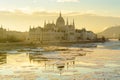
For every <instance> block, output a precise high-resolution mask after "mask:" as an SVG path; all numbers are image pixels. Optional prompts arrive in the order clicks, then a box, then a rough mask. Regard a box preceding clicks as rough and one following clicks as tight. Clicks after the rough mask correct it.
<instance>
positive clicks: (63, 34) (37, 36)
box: [28, 13, 97, 43]
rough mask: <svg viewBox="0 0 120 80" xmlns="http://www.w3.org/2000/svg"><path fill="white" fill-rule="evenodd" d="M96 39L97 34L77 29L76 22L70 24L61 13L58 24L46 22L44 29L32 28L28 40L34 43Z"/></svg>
mask: <svg viewBox="0 0 120 80" xmlns="http://www.w3.org/2000/svg"><path fill="white" fill-rule="evenodd" d="M96 38H97V36H96V34H95V33H93V32H92V31H87V30H86V29H85V28H83V29H75V23H74V20H73V22H72V24H69V22H68V19H67V20H66V22H65V20H64V19H63V17H62V15H61V13H60V14H59V17H58V18H57V21H56V23H54V22H52V23H46V21H45V22H44V27H40V26H38V27H36V28H34V27H33V28H31V27H30V29H29V37H28V40H29V41H30V42H33V43H42V42H77V41H85V40H95V39H96Z"/></svg>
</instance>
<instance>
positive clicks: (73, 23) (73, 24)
mask: <svg viewBox="0 0 120 80" xmlns="http://www.w3.org/2000/svg"><path fill="white" fill-rule="evenodd" d="M73 27H74V28H75V22H74V19H73Z"/></svg>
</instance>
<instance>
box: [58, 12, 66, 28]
mask: <svg viewBox="0 0 120 80" xmlns="http://www.w3.org/2000/svg"><path fill="white" fill-rule="evenodd" d="M56 26H58V27H64V26H65V21H64V19H63V17H62V15H61V13H60V15H59V17H58V19H57V21H56Z"/></svg>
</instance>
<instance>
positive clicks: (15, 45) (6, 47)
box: [0, 41, 103, 50]
mask: <svg viewBox="0 0 120 80" xmlns="http://www.w3.org/2000/svg"><path fill="white" fill-rule="evenodd" d="M88 43H103V41H79V42H46V43H43V44H41V43H28V42H13V43H0V50H10V49H17V48H21V49H22V48H34V47H46V46H71V45H72V44H88Z"/></svg>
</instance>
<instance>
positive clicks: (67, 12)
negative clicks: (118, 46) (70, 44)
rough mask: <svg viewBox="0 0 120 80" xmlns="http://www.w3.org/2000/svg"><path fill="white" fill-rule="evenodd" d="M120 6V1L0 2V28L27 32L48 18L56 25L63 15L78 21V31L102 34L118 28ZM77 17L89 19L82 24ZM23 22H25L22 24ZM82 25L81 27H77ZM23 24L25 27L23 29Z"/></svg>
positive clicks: (29, 0) (45, 0) (4, 0)
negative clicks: (59, 15)
mask: <svg viewBox="0 0 120 80" xmlns="http://www.w3.org/2000/svg"><path fill="white" fill-rule="evenodd" d="M119 4H120V0H0V18H2V19H0V21H1V22H0V24H2V25H4V26H5V28H10V29H11V30H18V31H28V26H29V25H30V23H31V22H32V24H31V25H35V24H36V25H41V26H42V24H43V23H42V22H43V21H44V20H45V18H46V19H48V20H51V19H53V20H54V21H55V19H56V18H57V16H58V14H59V12H60V11H61V12H62V14H63V16H64V17H66V16H67V17H70V19H72V18H74V17H75V19H76V25H77V28H82V27H86V28H88V29H90V30H93V31H95V32H100V31H102V30H103V29H105V28H107V27H109V26H113V25H119V21H120V19H119V18H120V10H119V9H120V5H119ZM8 14H9V15H8ZM38 14H39V15H38ZM90 14H92V15H90ZM50 15H51V16H50ZM81 15H82V16H81ZM93 15H94V16H93ZM46 16H47V17H46ZM76 16H79V17H80V18H81V19H82V17H83V18H86V19H85V20H83V22H82V20H81V19H77V17H76ZM36 17H37V18H36ZM52 17H53V18H52ZM89 18H90V19H89ZM93 18H94V19H93ZM95 18H96V19H95ZM97 18H98V19H97ZM101 18H103V21H104V20H105V21H106V23H105V22H104V23H105V24H103V23H102V20H101ZM104 18H105V19H104ZM106 18H107V19H106ZM113 18H114V19H113ZM29 19H31V20H29ZM92 19H93V20H95V21H94V22H97V23H98V26H97V24H94V22H92V21H91V20H92ZM11 20H12V21H11ZM23 20H24V22H22V21H23ZM26 20H29V21H26ZM38 20H39V21H38ZM107 20H108V21H110V22H108V21H107ZM112 20H113V21H112ZM79 21H81V24H79V25H78V24H77V23H79ZM84 21H87V22H84ZM88 21H89V22H88ZM14 22H15V23H14ZM29 22H30V23H29ZM111 22H112V24H111ZM22 23H24V24H23V25H22ZM101 24H103V25H101ZM27 25H28V26H27ZM11 26H14V27H11ZM19 26H24V28H22V29H21V27H19ZM100 26H102V27H101V29H98V27H100Z"/></svg>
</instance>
